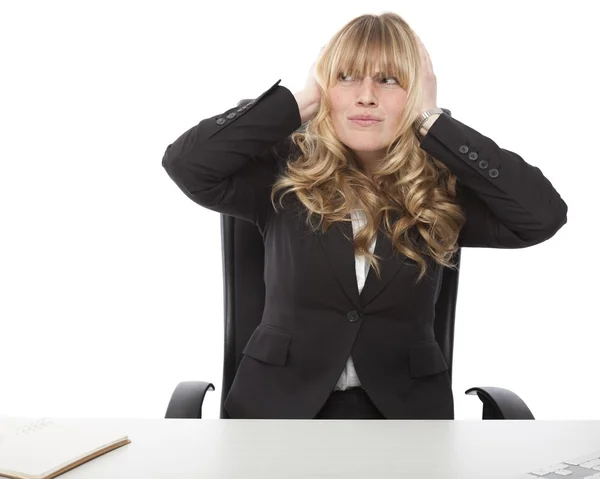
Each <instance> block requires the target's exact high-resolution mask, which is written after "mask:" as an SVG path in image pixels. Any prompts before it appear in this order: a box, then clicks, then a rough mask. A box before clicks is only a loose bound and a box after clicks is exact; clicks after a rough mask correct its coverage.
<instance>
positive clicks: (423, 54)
mask: <svg viewBox="0 0 600 479" xmlns="http://www.w3.org/2000/svg"><path fill="white" fill-rule="evenodd" d="M415 39H416V41H417V46H418V48H419V57H420V59H421V84H422V87H423V103H422V105H421V110H420V112H421V113H423V112H424V111H425V110H429V109H430V108H436V107H437V78H436V77H435V73H433V65H432V63H431V58H429V53H427V49H426V48H425V45H423V42H422V41H421V39H420V38H419V36H418V35H417V34H416V33H415Z"/></svg>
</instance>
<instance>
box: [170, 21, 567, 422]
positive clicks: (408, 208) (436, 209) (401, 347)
mask: <svg viewBox="0 0 600 479" xmlns="http://www.w3.org/2000/svg"><path fill="white" fill-rule="evenodd" d="M162 164H163V166H164V168H165V169H166V171H167V173H168V174H169V176H170V177H171V178H172V180H173V181H174V182H175V183H176V184H177V186H178V187H179V188H181V190H182V191H183V192H184V193H185V194H186V195H187V196H188V197H189V198H191V199H192V200H193V201H195V202H196V203H198V204H199V205H201V206H203V207H205V208H208V209H210V210H213V211H217V212H219V213H223V214H226V215H232V216H235V217H237V218H242V219H244V220H247V221H250V222H252V223H254V224H255V225H256V227H257V228H258V229H259V230H260V232H261V234H262V235H263V238H264V243H265V274H264V279H265V288H266V295H265V308H264V313H263V317H262V322H261V324H260V325H259V326H258V327H257V328H256V330H255V331H254V332H253V334H252V337H251V338H250V341H249V342H248V345H247V347H246V351H245V352H247V354H245V355H244V357H243V358H242V361H241V363H240V364H239V367H238V370H237V374H236V376H235V379H234V381H233V384H232V385H231V389H230V391H229V394H228V396H227V398H226V401H225V404H224V406H225V408H226V409H227V411H228V413H229V415H230V417H232V418H241V419H250V418H281V419H288V418H289V419H293V418H303V419H312V418H340V419H352V418H363V419H384V418H388V419H453V418H454V403H453V396H452V389H451V385H450V379H449V375H448V372H447V364H446V363H445V360H444V358H443V355H442V353H441V350H440V348H439V346H438V344H437V342H436V340H435V336H434V328H433V324H434V305H435V301H436V299H437V291H438V287H439V285H440V281H441V273H442V269H443V268H444V267H448V268H452V267H454V266H455V265H454V264H453V262H452V259H453V254H454V253H455V252H456V251H457V250H458V248H459V247H463V246H465V247H487V248H525V247H528V246H532V245H535V244H538V243H541V242H543V241H546V240H548V239H549V238H551V237H552V236H553V235H554V234H555V233H556V232H557V231H558V230H559V229H560V228H561V227H562V226H563V225H564V224H565V223H566V221H567V205H566V203H565V202H564V201H563V200H562V198H561V196H560V195H559V193H558V192H557V191H556V190H555V189H554V187H553V186H552V184H551V183H550V181H548V179H546V178H545V177H544V175H543V174H542V172H541V171H540V170H539V169H538V168H537V167H535V166H532V165H530V164H528V163H527V162H525V161H524V160H523V159H522V158H521V157H520V156H519V155H518V154H517V153H514V152H512V151H509V150H506V149H503V148H501V147H499V146H498V145H497V144H496V143H495V142H494V141H493V140H491V139H490V138H488V137H486V136H484V135H482V134H481V133H478V132H477V131H476V130H475V129H473V128H472V127H469V126H467V125H465V124H464V123H461V122H460V121H459V120H456V119H454V118H453V117H451V116H450V114H449V111H448V110H442V109H440V108H439V107H438V104H437V94H436V77H435V75H434V73H433V67H432V64H431V61H430V59H429V56H428V54H427V51H426V49H425V47H424V46H423V44H422V43H421V41H420V39H419V38H418V36H416V35H415V34H414V33H413V31H412V30H411V29H410V27H409V26H408V25H407V23H406V22H405V21H404V20H403V19H402V18H401V17H400V16H398V15H396V14H394V13H385V14H382V15H362V16H360V17H358V18H355V19H353V20H352V21H350V22H348V23H347V24H346V25H345V26H344V27H343V28H342V29H341V30H340V31H339V32H337V33H336V34H335V35H334V36H333V38H332V39H331V40H330V41H329V42H328V44H327V45H326V46H325V47H324V48H323V49H322V51H321V52H320V55H319V57H318V59H317V61H316V62H315V64H314V65H313V67H312V68H311V72H310V74H309V78H308V81H307V84H306V87H305V88H304V89H303V90H302V91H299V92H296V93H294V94H293V93H292V92H290V90H288V89H287V88H286V87H285V86H283V85H280V81H278V82H276V83H275V84H274V85H273V86H272V87H270V88H269V89H268V90H266V91H265V92H264V93H262V94H261V95H260V96H258V97H257V98H256V99H255V100H252V101H251V102H249V103H247V104H246V105H243V106H239V107H237V106H236V107H231V108H229V109H227V110H226V111H224V112H223V113H219V114H218V115H215V116H212V117H210V118H206V119H204V120H202V121H201V122H200V123H199V124H198V125H196V126H194V127H193V128H191V129H189V130H188V131H186V132H185V133H183V134H182V135H181V136H180V137H179V138H178V139H177V140H176V141H174V142H173V143H172V144H171V145H169V146H168V148H167V150H166V152H165V154H164V158H163V161H162Z"/></svg>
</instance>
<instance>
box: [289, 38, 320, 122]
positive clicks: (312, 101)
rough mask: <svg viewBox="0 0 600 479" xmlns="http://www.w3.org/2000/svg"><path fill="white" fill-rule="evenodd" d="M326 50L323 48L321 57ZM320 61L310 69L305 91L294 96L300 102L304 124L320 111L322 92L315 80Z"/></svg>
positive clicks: (315, 62)
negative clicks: (316, 68) (316, 67)
mask: <svg viewBox="0 0 600 479" xmlns="http://www.w3.org/2000/svg"><path fill="white" fill-rule="evenodd" d="M324 48H325V47H323V48H321V52H320V53H319V57H320V55H321V53H322V52H323V49H324ZM318 61H319V58H317V59H316V60H315V61H314V63H313V64H312V66H311V67H310V71H309V73H308V78H307V79H306V85H304V89H303V90H301V91H299V92H298V93H296V94H295V95H294V96H295V97H296V101H297V102H298V108H299V110H300V117H301V119H302V123H306V122H307V121H308V120H310V119H311V118H313V117H314V116H315V115H316V113H317V111H318V110H319V106H320V104H321V90H320V89H319V86H318V85H317V81H316V79H315V66H316V64H317V62H318Z"/></svg>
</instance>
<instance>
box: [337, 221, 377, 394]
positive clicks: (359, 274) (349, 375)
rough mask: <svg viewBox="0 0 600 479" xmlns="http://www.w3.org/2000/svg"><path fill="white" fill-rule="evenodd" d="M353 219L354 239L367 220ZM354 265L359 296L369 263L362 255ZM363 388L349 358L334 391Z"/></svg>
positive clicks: (355, 260) (374, 240)
mask: <svg viewBox="0 0 600 479" xmlns="http://www.w3.org/2000/svg"><path fill="white" fill-rule="evenodd" d="M350 215H351V217H352V231H353V233H354V237H356V234H357V233H358V231H359V230H360V229H361V228H362V227H363V226H364V224H365V222H366V220H365V216H364V213H363V212H362V211H358V210H353V211H352V212H351V214H350ZM376 240H377V236H376V237H375V238H373V241H372V242H371V245H370V247H369V250H370V251H371V253H373V252H374V251H375V243H376ZM354 263H355V268H356V280H357V282H358V294H360V293H361V291H362V289H363V287H364V286H365V281H366V279H367V274H368V273H369V266H370V265H369V263H367V261H365V257H364V256H362V255H356V256H355V257H354ZM357 386H358V387H361V386H362V384H361V382H360V380H359V379H358V375H357V374H356V370H355V369H354V362H353V361H352V356H349V357H348V361H347V362H346V367H345V368H344V370H343V371H342V374H341V376H340V378H339V379H338V382H337V384H336V385H335V388H334V390H336V391H337V390H341V391H343V390H345V389H348V388H351V387H357Z"/></svg>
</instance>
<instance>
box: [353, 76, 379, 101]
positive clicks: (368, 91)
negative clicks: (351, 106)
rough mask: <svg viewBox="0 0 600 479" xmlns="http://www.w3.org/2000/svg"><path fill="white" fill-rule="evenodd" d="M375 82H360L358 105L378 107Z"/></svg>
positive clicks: (366, 80)
mask: <svg viewBox="0 0 600 479" xmlns="http://www.w3.org/2000/svg"><path fill="white" fill-rule="evenodd" d="M374 83H375V82H374V80H373V79H372V78H365V79H364V80H363V81H361V82H360V86H359V87H358V94H357V97H356V103H357V105H363V106H365V105H376V104H377V96H376V94H375V86H374Z"/></svg>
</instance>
